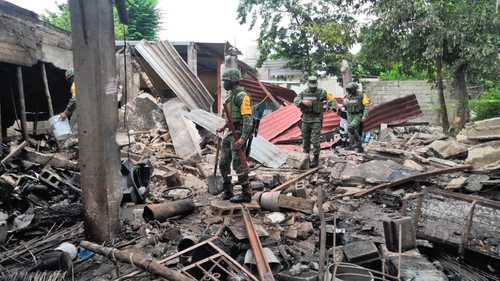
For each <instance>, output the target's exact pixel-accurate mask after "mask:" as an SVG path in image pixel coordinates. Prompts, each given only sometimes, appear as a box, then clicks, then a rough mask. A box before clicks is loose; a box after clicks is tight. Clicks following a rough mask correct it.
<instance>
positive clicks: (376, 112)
mask: <svg viewBox="0 0 500 281" xmlns="http://www.w3.org/2000/svg"><path fill="white" fill-rule="evenodd" d="M420 115H422V111H421V110H420V106H419V105H418V101H417V97H416V96H415V95H408V96H405V97H402V98H397V99H394V100H391V101H389V102H386V103H382V104H380V105H377V106H375V107H374V108H373V109H372V110H370V111H369V112H368V117H367V118H366V120H364V121H363V131H365V132H366V131H369V130H371V129H373V128H376V127H377V126H379V125H380V124H383V123H385V124H391V123H399V122H405V121H408V120H410V119H413V118H416V117H418V116H420Z"/></svg>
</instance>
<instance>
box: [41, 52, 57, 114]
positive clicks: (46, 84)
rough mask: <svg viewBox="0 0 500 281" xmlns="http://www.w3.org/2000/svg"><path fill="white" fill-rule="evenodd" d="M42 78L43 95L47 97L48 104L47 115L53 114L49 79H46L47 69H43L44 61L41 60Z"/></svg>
mask: <svg viewBox="0 0 500 281" xmlns="http://www.w3.org/2000/svg"><path fill="white" fill-rule="evenodd" d="M42 79H43V87H44V89H45V96H46V97H47V104H48V105H49V115H50V117H52V116H54V108H53V107H52V97H51V96H50V90H49V81H48V80H47V70H46V69H45V63H43V62H42Z"/></svg>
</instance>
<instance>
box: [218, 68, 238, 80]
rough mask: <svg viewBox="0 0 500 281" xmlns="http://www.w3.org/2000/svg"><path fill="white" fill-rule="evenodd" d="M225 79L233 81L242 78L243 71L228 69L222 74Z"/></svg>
mask: <svg viewBox="0 0 500 281" xmlns="http://www.w3.org/2000/svg"><path fill="white" fill-rule="evenodd" d="M222 80H223V81H233V82H237V81H240V80H241V73H240V71H239V70H238V69H235V68H230V69H226V70H225V71H224V73H223V74H222Z"/></svg>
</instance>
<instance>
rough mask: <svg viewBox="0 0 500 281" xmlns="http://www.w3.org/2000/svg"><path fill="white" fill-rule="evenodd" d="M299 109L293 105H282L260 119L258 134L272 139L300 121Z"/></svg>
mask: <svg viewBox="0 0 500 281" xmlns="http://www.w3.org/2000/svg"><path fill="white" fill-rule="evenodd" d="M300 115H301V112H300V109H299V108H298V107H296V106H294V105H289V106H282V107H280V108H278V110H276V111H274V112H271V113H269V114H267V115H266V116H264V118H262V120H261V121H260V127H259V135H261V136H262V137H263V138H265V139H266V140H269V141H270V140H272V139H274V138H275V137H277V136H279V135H280V134H282V133H283V132H285V131H286V130H288V129H289V128H291V127H293V126H294V125H295V124H296V123H298V122H299V121H300Z"/></svg>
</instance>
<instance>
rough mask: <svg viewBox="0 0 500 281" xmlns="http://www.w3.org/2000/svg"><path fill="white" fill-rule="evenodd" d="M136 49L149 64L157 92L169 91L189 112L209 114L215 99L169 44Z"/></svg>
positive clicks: (136, 46) (141, 46) (143, 44)
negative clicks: (194, 110) (166, 89)
mask: <svg viewBox="0 0 500 281" xmlns="http://www.w3.org/2000/svg"><path fill="white" fill-rule="evenodd" d="M135 49H136V50H137V52H139V54H140V55H141V56H142V58H143V59H144V61H145V62H146V63H147V67H145V68H144V69H145V71H146V73H147V75H148V77H150V79H151V81H152V83H153V85H154V87H155V88H156V89H165V88H170V89H172V91H173V92H174V93H175V94H176V95H177V97H178V98H179V99H181V101H182V102H183V103H185V104H186V105H187V106H188V107H189V108H190V109H196V108H199V109H203V110H206V111H210V109H211V107H212V104H213V103H214V99H213V97H212V96H211V95H210V93H209V92H208V90H207V89H206V88H205V86H204V85H203V83H202V82H201V81H200V79H199V78H198V77H197V76H196V75H195V74H194V73H193V72H192V71H191V69H189V66H188V65H187V64H186V62H184V60H183V59H182V58H181V56H180V55H179V54H178V53H177V51H176V50H175V48H174V47H173V46H172V45H171V44H170V43H169V42H168V41H158V42H155V43H150V42H147V41H145V40H143V41H141V42H140V43H138V44H137V45H135ZM144 61H143V62H144ZM152 72H154V73H152ZM158 78H160V79H158ZM165 86H168V87H165Z"/></svg>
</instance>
